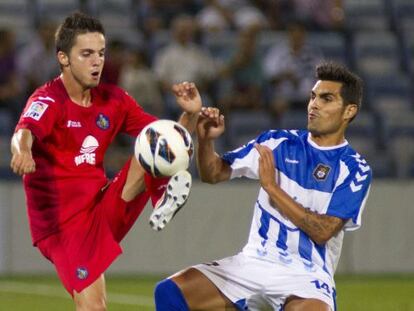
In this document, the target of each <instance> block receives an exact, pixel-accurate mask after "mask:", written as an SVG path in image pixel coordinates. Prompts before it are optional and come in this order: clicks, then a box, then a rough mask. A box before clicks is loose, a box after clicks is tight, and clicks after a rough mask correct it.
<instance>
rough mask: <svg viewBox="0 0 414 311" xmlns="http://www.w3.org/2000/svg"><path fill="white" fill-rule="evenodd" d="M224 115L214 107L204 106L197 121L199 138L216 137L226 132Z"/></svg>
mask: <svg viewBox="0 0 414 311" xmlns="http://www.w3.org/2000/svg"><path fill="white" fill-rule="evenodd" d="M224 128H225V126H224V116H223V115H222V114H220V110H219V109H217V108H213V107H202V108H201V112H200V117H199V118H198V123H197V137H198V138H199V139H216V138H217V137H219V136H220V135H221V134H223V132H224Z"/></svg>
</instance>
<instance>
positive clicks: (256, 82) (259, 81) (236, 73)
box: [219, 27, 264, 115]
mask: <svg viewBox="0 0 414 311" xmlns="http://www.w3.org/2000/svg"><path fill="white" fill-rule="evenodd" d="M257 34H258V28H257V27H249V28H246V29H244V30H242V31H240V32H239V38H238V46H237V48H236V49H235V51H234V55H233V56H232V58H231V59H230V61H229V62H228V63H227V64H225V65H224V67H223V68H222V69H221V72H220V76H221V78H222V80H223V81H222V82H220V83H219V86H220V95H219V105H220V109H221V111H222V112H223V113H224V115H226V114H227V113H229V112H230V111H231V110H234V109H251V110H258V109H260V108H262V107H263V98H262V85H263V82H264V76H263V70H262V64H261V57H260V55H259V53H258V49H257V45H256V39H257Z"/></svg>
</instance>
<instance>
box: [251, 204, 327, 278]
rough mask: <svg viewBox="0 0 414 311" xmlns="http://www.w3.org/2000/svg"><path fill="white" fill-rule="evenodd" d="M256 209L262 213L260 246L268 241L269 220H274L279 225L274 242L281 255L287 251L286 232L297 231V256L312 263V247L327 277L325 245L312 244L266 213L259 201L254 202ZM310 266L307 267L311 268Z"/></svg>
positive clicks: (304, 234) (305, 235) (309, 240)
mask: <svg viewBox="0 0 414 311" xmlns="http://www.w3.org/2000/svg"><path fill="white" fill-rule="evenodd" d="M256 203H257V207H258V208H259V209H260V211H261V212H262V214H261V216H260V228H259V232H258V233H259V236H260V237H261V238H262V239H263V241H262V246H264V245H265V244H266V242H267V240H268V239H269V237H268V232H269V228H270V226H269V225H270V220H271V219H272V220H274V221H275V222H277V223H278V225H279V234H278V238H277V241H276V247H277V248H279V249H280V250H282V252H280V254H281V255H283V254H285V251H286V250H287V249H288V246H287V243H286V242H287V239H288V231H290V232H294V231H299V255H300V257H301V258H303V259H305V260H306V261H308V262H310V263H312V250H313V247H315V249H316V251H317V252H318V254H319V256H320V257H321V259H322V261H323V270H324V271H325V272H327V273H328V274H329V275H330V273H329V271H328V269H327V267H326V246H325V245H318V244H316V243H313V242H312V240H311V239H310V238H309V236H308V235H307V234H306V233H304V232H303V231H301V230H300V229H298V228H290V227H288V226H286V225H285V224H284V223H283V222H281V221H280V220H279V219H277V218H276V217H275V216H273V215H271V214H270V213H269V212H268V211H266V210H265V209H264V208H263V207H262V206H261V205H260V203H259V201H257V202H256ZM311 267H312V265H310V266H309V268H311Z"/></svg>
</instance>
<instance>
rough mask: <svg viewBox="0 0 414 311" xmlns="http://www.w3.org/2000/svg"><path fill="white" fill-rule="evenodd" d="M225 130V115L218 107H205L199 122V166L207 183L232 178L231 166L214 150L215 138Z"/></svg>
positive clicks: (201, 175)
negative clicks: (221, 113)
mask: <svg viewBox="0 0 414 311" xmlns="http://www.w3.org/2000/svg"><path fill="white" fill-rule="evenodd" d="M223 132H224V116H223V115H220V111H219V110H218V109H217V108H212V107H203V108H202V109H201V113H200V117H199V119H198V123H197V138H198V145H197V167H198V172H199V175H200V178H201V180H202V181H204V182H207V183H212V184H215V183H218V182H220V181H224V180H228V179H230V174H231V168H230V166H229V165H228V164H227V163H226V162H224V161H223V160H222V159H221V158H220V156H219V155H218V154H217V153H216V152H215V150H214V140H215V139H216V138H217V137H219V136H220V135H221V134H222V133H223Z"/></svg>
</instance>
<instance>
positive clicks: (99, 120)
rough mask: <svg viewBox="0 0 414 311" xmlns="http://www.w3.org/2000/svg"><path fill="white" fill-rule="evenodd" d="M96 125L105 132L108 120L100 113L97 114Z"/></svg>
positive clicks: (108, 124)
mask: <svg viewBox="0 0 414 311" xmlns="http://www.w3.org/2000/svg"><path fill="white" fill-rule="evenodd" d="M96 125H97V126H98V127H99V128H100V129H101V130H107V129H108V128H109V126H110V123H109V118H108V117H107V116H106V115H104V114H102V113H100V114H98V116H97V117H96Z"/></svg>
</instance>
